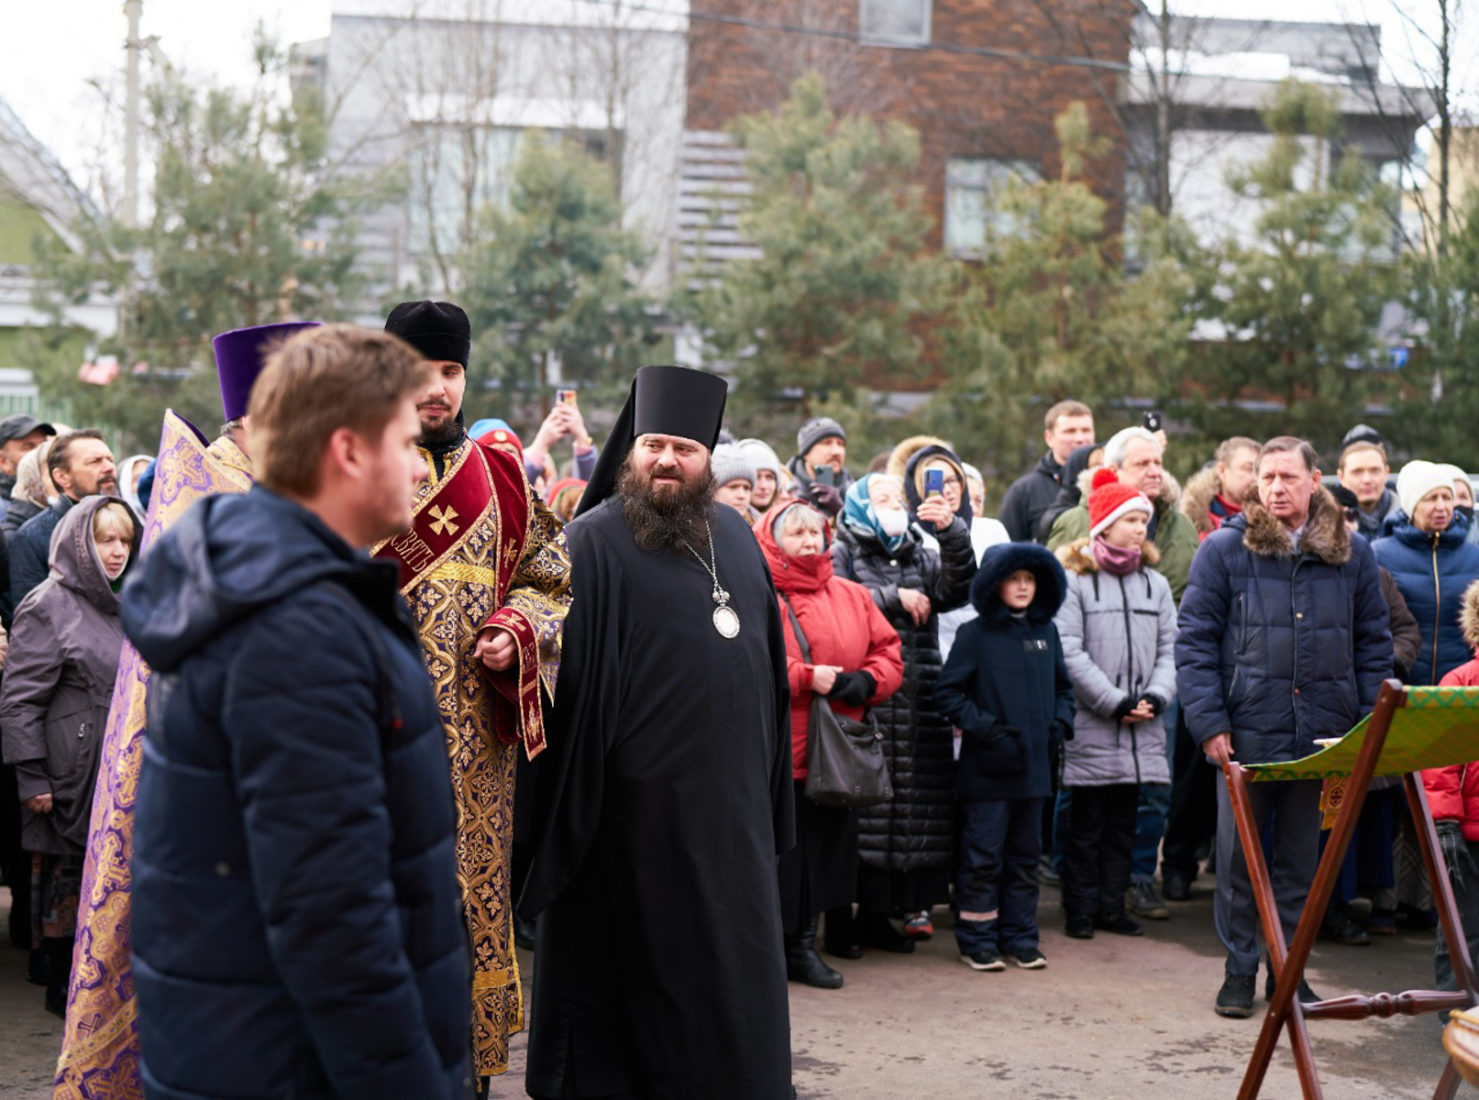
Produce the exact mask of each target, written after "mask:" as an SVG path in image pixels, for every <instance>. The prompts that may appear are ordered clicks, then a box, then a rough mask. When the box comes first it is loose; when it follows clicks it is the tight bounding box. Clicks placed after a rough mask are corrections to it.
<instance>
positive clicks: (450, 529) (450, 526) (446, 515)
mask: <svg viewBox="0 0 1479 1100" xmlns="http://www.w3.org/2000/svg"><path fill="white" fill-rule="evenodd" d="M427 512H428V513H429V514H430V515H431V518H432V519H433V520H435V521H436V522H435V523H433V524H432V525H431V529H432V530H433V531H434V532H436V533H437V534H438V535H455V534H456V533H457V530H458V528H457V524H455V523H453V522H452V521H453V520H454V519H456V518H457V511H456V509H453V508H428V509H427Z"/></svg>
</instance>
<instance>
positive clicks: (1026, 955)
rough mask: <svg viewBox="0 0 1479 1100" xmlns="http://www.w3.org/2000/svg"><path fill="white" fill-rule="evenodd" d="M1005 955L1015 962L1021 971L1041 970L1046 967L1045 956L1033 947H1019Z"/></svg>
mask: <svg viewBox="0 0 1479 1100" xmlns="http://www.w3.org/2000/svg"><path fill="white" fill-rule="evenodd" d="M1007 954H1009V955H1011V956H1012V958H1014V959H1016V960H1017V965H1018V966H1020V967H1021V968H1022V969H1023V970H1041V969H1042V968H1043V967H1045V966H1047V965H1048V960H1047V956H1046V955H1044V954H1043V953H1042V952H1041V951H1039V950H1038V949H1037V948H1035V947H1019V948H1018V949H1017V950H1015V951H1009V952H1007Z"/></svg>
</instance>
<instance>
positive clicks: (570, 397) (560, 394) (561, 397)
mask: <svg viewBox="0 0 1479 1100" xmlns="http://www.w3.org/2000/svg"><path fill="white" fill-rule="evenodd" d="M555 403H556V404H557V405H574V404H575V391H574V390H556V391H555Z"/></svg>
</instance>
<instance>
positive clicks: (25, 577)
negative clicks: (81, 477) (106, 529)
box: [6, 495, 74, 615]
mask: <svg viewBox="0 0 1479 1100" xmlns="http://www.w3.org/2000/svg"><path fill="white" fill-rule="evenodd" d="M73 503H74V502H73V500H72V498H71V497H69V496H66V495H63V496H62V497H61V498H59V499H58V500H57V502H56V503H55V504H53V505H52V506H51V507H50V508H47V509H45V510H44V511H41V512H38V513H36V515H34V516H32V517H31V518H30V519H28V520H26V522H25V523H23V524H21V526H20V529H19V530H18V531H16V533H15V534H14V535H12V536H11V539H10V544H9V545H8V546H7V547H6V552H7V555H8V557H9V559H10V613H11V615H14V614H15V609H16V608H17V607H19V606H20V605H21V601H22V600H24V599H25V598H26V597H27V596H28V595H30V594H31V590H32V589H33V588H37V587H39V586H40V584H41V582H42V581H44V580H45V579H46V574H47V573H48V572H49V571H50V566H49V565H48V564H47V563H48V561H49V560H50V557H51V533H52V532H53V531H55V530H56V528H57V524H59V523H61V522H62V517H63V516H64V515H66V514H67V512H68V510H70V509H71V507H72V505H73Z"/></svg>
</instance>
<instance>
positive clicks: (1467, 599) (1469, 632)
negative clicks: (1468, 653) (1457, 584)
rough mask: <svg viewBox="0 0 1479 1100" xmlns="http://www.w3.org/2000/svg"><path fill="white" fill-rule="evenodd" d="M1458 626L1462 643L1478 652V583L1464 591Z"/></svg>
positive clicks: (1475, 582)
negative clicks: (1461, 633)
mask: <svg viewBox="0 0 1479 1100" xmlns="http://www.w3.org/2000/svg"><path fill="white" fill-rule="evenodd" d="M1458 625H1459V629H1461V630H1462V631H1463V632H1464V641H1466V642H1468V643H1469V645H1471V646H1473V647H1474V649H1476V650H1479V581H1474V582H1473V583H1472V584H1470V585H1469V587H1468V588H1465V589H1464V605H1463V607H1462V608H1460V609H1459V613H1458Z"/></svg>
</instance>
